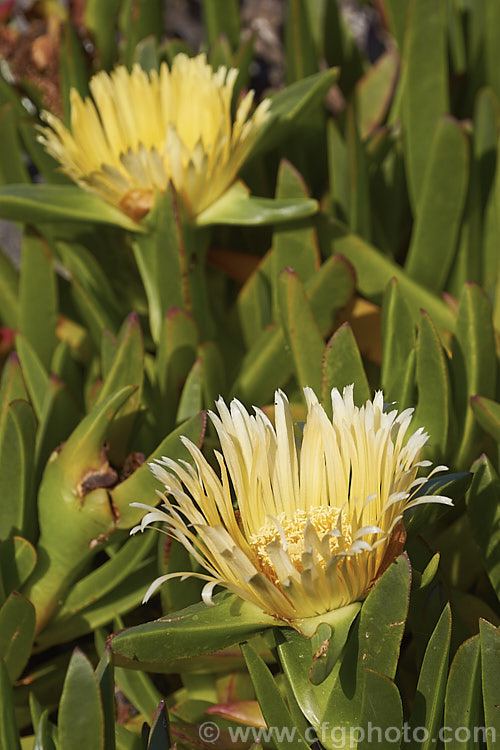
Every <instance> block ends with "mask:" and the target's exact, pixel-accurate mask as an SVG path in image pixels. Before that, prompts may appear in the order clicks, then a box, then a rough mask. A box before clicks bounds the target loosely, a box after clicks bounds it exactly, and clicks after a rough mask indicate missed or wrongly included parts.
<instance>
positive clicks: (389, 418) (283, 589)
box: [132, 386, 452, 621]
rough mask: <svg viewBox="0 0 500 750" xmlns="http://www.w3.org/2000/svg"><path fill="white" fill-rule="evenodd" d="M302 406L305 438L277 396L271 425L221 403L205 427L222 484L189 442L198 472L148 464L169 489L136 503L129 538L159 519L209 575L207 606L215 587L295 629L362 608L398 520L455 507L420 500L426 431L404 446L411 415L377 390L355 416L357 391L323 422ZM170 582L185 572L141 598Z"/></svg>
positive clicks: (335, 399) (309, 397)
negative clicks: (414, 511)
mask: <svg viewBox="0 0 500 750" xmlns="http://www.w3.org/2000/svg"><path fill="white" fill-rule="evenodd" d="M305 397H306V401H307V421H306V422H305V424H304V425H303V426H302V427H301V428H300V427H299V426H297V427H296V428H294V424H293V422H292V417H291V412H290V406H289V403H288V400H287V398H286V396H285V394H284V393H282V392H281V391H277V392H276V394H275V426H273V424H272V423H271V421H270V420H269V418H268V417H267V416H266V415H265V414H264V412H263V411H261V410H260V409H255V415H250V414H249V413H248V412H247V410H246V409H245V408H244V406H243V405H242V404H241V403H240V402H238V401H237V400H233V401H232V402H231V404H230V407H229V408H228V407H227V406H226V404H225V403H224V401H223V400H222V399H219V401H218V402H217V409H218V412H219V414H218V415H217V414H214V413H210V417H211V420H212V422H213V424H214V426H215V429H216V430H217V433H218V435H219V439H220V443H221V446H222V454H221V453H219V452H216V454H215V455H216V458H217V461H218V464H219V467H220V478H219V476H218V475H217V473H216V472H215V471H214V470H213V469H212V467H211V466H210V465H209V464H208V462H207V461H206V459H205V458H204V456H203V455H202V453H201V452H200V450H199V449H198V448H197V447H196V446H195V445H193V443H191V442H190V441H189V440H184V444H185V446H186V448H187V449H188V451H189V452H190V454H191V456H192V459H193V463H194V467H193V466H191V465H190V464H189V463H187V462H184V461H179V462H175V461H173V460H171V459H169V458H162V459H161V460H158V461H156V462H155V463H153V464H151V469H152V471H153V473H154V474H155V476H156V477H157V479H158V480H159V481H160V482H161V483H162V484H163V485H164V487H165V493H164V494H162V495H161V497H162V499H163V504H162V506H161V507H160V508H153V507H150V506H148V505H142V504H137V505H138V507H141V508H144V509H145V510H147V511H148V512H147V513H146V515H145V516H144V518H143V519H142V522H141V524H140V525H139V526H137V527H135V529H133V530H132V533H134V532H136V531H139V530H141V531H142V530H144V528H145V527H146V526H148V524H150V523H154V522H156V521H165V522H166V523H167V533H169V534H171V535H172V536H173V537H175V538H176V539H178V540H179V541H180V542H182V544H184V546H185V547H186V548H187V549H188V550H189V551H190V552H191V554H192V555H193V557H194V558H195V559H196V560H197V561H198V562H199V563H200V565H201V566H203V567H204V568H205V569H206V571H207V573H206V574H203V573H200V574H197V575H198V577H200V578H202V579H203V580H206V581H207V583H206V585H205V587H204V590H203V595H202V596H203V599H204V601H206V602H207V603H210V601H211V596H212V592H213V589H214V587H215V586H217V585H220V586H224V587H226V588H228V589H230V590H231V591H233V592H234V593H236V594H238V595H239V596H240V597H242V598H243V599H247V600H248V601H250V602H253V603H254V604H256V605H257V606H258V607H260V608H261V609H262V610H264V611H265V612H267V613H271V614H273V615H275V616H276V617H277V618H279V619H282V620H286V621H291V620H294V619H297V618H304V617H309V616H314V615H317V614H322V613H325V612H328V611H331V610H334V609H337V608H340V607H343V606H345V605H347V604H350V603H351V602H354V601H358V600H361V599H363V597H364V596H366V594H367V592H368V591H369V589H370V587H371V586H372V585H373V582H374V581H375V580H376V578H377V572H378V570H379V568H380V565H381V562H382V560H383V558H384V555H385V552H386V550H387V548H388V546H389V543H390V539H391V534H392V532H393V530H394V528H395V526H396V524H397V523H398V522H399V521H400V520H401V518H402V515H403V512H404V511H405V510H407V509H408V508H411V507H413V506H415V505H418V504H420V503H425V502H438V503H445V504H447V505H451V504H452V501H451V500H450V499H449V498H447V497H441V496H426V495H425V494H423V495H422V494H420V495H419V496H418V497H416V496H415V494H416V492H417V490H418V489H419V487H421V485H422V484H425V482H426V481H427V479H428V477H417V473H418V472H419V469H421V468H427V467H429V466H430V462H429V461H422V460H420V454H421V451H422V448H423V447H424V444H425V443H426V441H427V438H428V435H427V434H426V433H425V432H424V429H423V428H419V429H417V430H416V431H415V432H414V433H413V434H412V435H411V436H410V437H409V438H408V439H407V440H406V442H405V436H406V435H407V432H408V428H409V426H410V423H411V420H412V412H413V410H412V409H406V410H405V411H403V412H401V413H400V414H398V412H397V410H396V409H394V410H391V411H389V412H387V413H386V412H385V411H384V400H383V394H382V392H381V391H379V392H378V393H376V395H375V398H374V399H373V401H367V402H366V404H365V406H362V407H361V408H359V407H357V406H355V405H354V401H353V386H349V387H347V388H344V391H343V394H342V395H341V394H340V393H339V391H338V390H337V389H336V388H334V389H333V391H332V394H331V397H332V407H333V419H332V420H330V419H329V418H328V416H327V414H326V412H325V410H324V409H323V407H322V406H321V404H320V403H319V402H318V399H317V398H316V396H315V394H314V392H313V391H312V390H311V389H310V388H305ZM300 430H302V435H301V436H300V434H299V433H300ZM446 468H447V467H444V466H439V467H436V468H435V469H434V471H433V472H431V473H432V474H433V473H435V472H437V471H440V470H444V469H446ZM429 476H430V474H429ZM232 493H233V494H234V497H235V498H236V501H237V505H238V509H237V510H234V508H233V495H232ZM175 575H182V574H169V575H165V576H161V577H160V578H158V579H156V580H155V581H154V583H153V584H152V585H151V587H150V588H149V590H148V592H147V593H146V596H145V599H147V598H149V596H151V594H152V593H153V591H154V590H156V588H157V587H158V586H159V585H160V584H161V583H163V582H164V581H166V580H168V579H169V578H171V577H173V576H175Z"/></svg>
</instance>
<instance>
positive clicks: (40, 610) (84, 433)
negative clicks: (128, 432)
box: [26, 387, 134, 630]
mask: <svg viewBox="0 0 500 750" xmlns="http://www.w3.org/2000/svg"><path fill="white" fill-rule="evenodd" d="M133 391H134V388H133V387H129V388H123V389H122V390H120V391H118V392H117V393H115V394H113V396H111V397H110V398H108V399H106V401H104V402H103V403H102V404H100V405H99V406H98V407H96V408H95V409H94V410H93V411H92V412H91V413H90V414H88V415H87V417H85V419H83V420H82V422H81V423H80V424H79V425H78V427H77V428H76V429H75V430H74V432H73V433H72V434H71V435H70V437H69V438H68V440H67V441H66V443H65V444H64V446H63V448H62V450H61V451H60V452H59V453H57V454H56V453H53V454H52V458H51V460H50V461H49V463H48V464H47V466H46V468H45V471H44V475H43V478H42V483H41V485H40V490H39V494H38V517H39V523H40V532H41V533H40V540H39V544H38V551H39V554H40V558H41V559H43V564H42V565H39V566H38V567H37V569H36V570H35V574H34V575H33V576H32V577H31V579H30V581H29V583H28V586H27V588H26V592H27V596H28V598H29V599H31V601H32V602H33V603H34V604H35V607H36V609H37V627H38V629H39V630H40V629H41V628H42V627H43V626H44V625H45V624H46V622H47V621H48V619H49V618H50V617H51V616H52V614H53V612H54V609H55V608H56V606H58V605H59V602H60V599H61V597H62V596H63V595H64V593H63V592H65V591H66V589H67V588H68V587H69V586H70V585H71V583H73V581H74V578H75V575H76V573H77V571H78V569H79V567H80V566H81V565H82V564H83V561H84V560H86V559H88V558H89V557H91V556H92V554H93V552H92V550H93V549H94V548H95V546H96V545H97V544H99V542H100V541H101V540H103V539H104V538H106V535H108V534H110V533H111V532H112V531H113V530H114V529H115V528H116V523H117V517H116V513H115V511H114V509H113V508H112V505H111V503H110V502H109V495H108V493H107V491H106V489H105V488H106V487H107V486H109V485H110V484H112V483H114V482H115V481H116V478H117V476H116V472H114V470H112V469H111V467H110V466H109V463H108V462H107V459H106V453H105V450H104V441H105V437H106V433H107V430H108V428H109V424H110V422H111V421H112V419H113V417H114V415H115V414H116V412H117V411H118V409H119V408H120V407H121V406H122V405H123V403H124V402H125V401H126V400H127V398H129V397H130V395H131V394H132V393H133ZM82 501H83V502H82Z"/></svg>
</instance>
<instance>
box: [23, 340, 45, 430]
mask: <svg viewBox="0 0 500 750" xmlns="http://www.w3.org/2000/svg"><path fill="white" fill-rule="evenodd" d="M16 351H17V354H18V356H19V359H20V361H21V367H22V372H23V377H24V382H25V383H26V387H27V389H28V393H29V397H30V401H31V404H32V405H33V410H34V412H35V414H36V416H37V418H38V419H40V418H41V416H42V412H43V404H44V400H45V398H46V395H47V390H48V387H49V374H48V372H47V369H46V368H45V367H44V366H43V364H42V362H41V361H40V358H39V356H38V355H37V353H36V352H35V350H34V349H33V347H32V346H31V344H30V343H29V342H28V341H27V339H25V338H24V336H21V334H18V335H17V336H16Z"/></svg>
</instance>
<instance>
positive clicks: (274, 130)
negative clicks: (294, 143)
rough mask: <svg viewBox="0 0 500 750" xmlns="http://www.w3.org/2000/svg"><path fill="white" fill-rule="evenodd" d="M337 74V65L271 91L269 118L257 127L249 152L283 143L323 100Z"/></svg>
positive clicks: (334, 81)
mask: <svg viewBox="0 0 500 750" xmlns="http://www.w3.org/2000/svg"><path fill="white" fill-rule="evenodd" d="M338 75H339V70H338V68H331V69H330V70H322V71H321V72H320V73H315V74H314V75H312V76H308V77H307V78H303V79H302V80H301V81H296V82H295V83H292V84H290V86H287V87H286V88H284V89H283V90H282V91H278V92H277V93H276V94H272V95H271V96H270V97H269V98H270V99H271V107H270V117H269V118H268V119H267V121H266V123H265V125H264V127H263V128H262V130H261V134H260V136H259V140H258V141H257V143H256V144H255V146H254V148H253V149H252V155H256V154H261V153H262V152H264V151H268V150H269V149H270V148H272V147H273V146H276V144H278V143H281V142H283V140H284V138H285V137H286V136H287V135H289V134H290V132H292V130H293V127H294V125H295V123H297V122H298V121H299V120H300V118H301V117H302V116H304V117H305V116H307V117H310V116H311V113H312V112H313V111H314V108H315V107H317V106H318V105H319V104H320V103H321V102H322V100H323V99H324V97H325V95H326V93H327V91H328V89H329V88H331V86H333V85H334V84H335V83H336V81H337V79H338Z"/></svg>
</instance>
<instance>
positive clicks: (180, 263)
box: [133, 188, 228, 342]
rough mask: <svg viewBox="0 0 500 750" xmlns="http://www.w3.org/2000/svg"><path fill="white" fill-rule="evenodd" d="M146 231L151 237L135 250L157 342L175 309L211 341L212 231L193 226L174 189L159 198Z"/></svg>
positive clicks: (141, 237) (142, 238)
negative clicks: (208, 262) (207, 271)
mask: <svg viewBox="0 0 500 750" xmlns="http://www.w3.org/2000/svg"><path fill="white" fill-rule="evenodd" d="M225 195H228V193H226V194H225ZM224 198H225V196H223V198H222V200H223V199H224ZM213 205H216V204H213ZM211 208H212V207H210V208H209V209H207V210H209V211H210V210H211ZM145 226H146V227H147V228H148V230H149V231H148V233H147V234H145V235H137V236H136V237H135V239H134V243H133V249H134V254H135V259H136V263H137V266H138V268H139V272H140V274H141V278H142V282H143V284H144V289H145V291H146V296H147V298H148V304H149V324H150V328H151V335H152V336H153V340H154V341H155V342H158V341H159V338H160V335H161V330H162V326H163V319H164V317H165V315H166V314H167V312H168V311H169V310H170V309H171V308H172V307H180V308H183V309H185V310H187V311H189V312H190V313H191V314H192V316H193V318H194V320H195V321H196V324H197V326H198V328H199V331H200V335H201V338H202V339H207V338H211V337H212V332H213V322H212V319H211V312H210V307H209V303H208V296H207V295H208V292H207V289H206V283H205V276H204V266H205V255H206V249H207V244H208V231H207V230H203V229H202V228H200V227H196V226H195V225H194V224H193V223H192V222H191V221H189V220H188V218H187V217H186V215H185V212H184V209H183V206H182V202H181V201H179V200H178V199H177V197H176V195H175V192H174V190H173V188H171V189H169V190H167V192H166V193H165V194H163V195H157V197H156V200H155V203H154V206H153V209H152V210H151V211H150V213H149V214H148V216H147V218H146V220H145Z"/></svg>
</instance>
